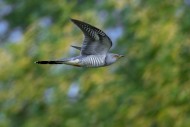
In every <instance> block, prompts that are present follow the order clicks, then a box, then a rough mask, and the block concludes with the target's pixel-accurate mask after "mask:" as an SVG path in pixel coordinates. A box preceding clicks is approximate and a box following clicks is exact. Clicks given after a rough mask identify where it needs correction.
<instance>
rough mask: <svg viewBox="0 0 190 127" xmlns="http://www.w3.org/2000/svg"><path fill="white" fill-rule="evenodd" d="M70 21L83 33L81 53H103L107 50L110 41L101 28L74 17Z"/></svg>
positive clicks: (110, 44)
mask: <svg viewBox="0 0 190 127" xmlns="http://www.w3.org/2000/svg"><path fill="white" fill-rule="evenodd" d="M71 21H72V22H73V23H74V24H76V25H77V26H78V27H79V28H80V29H81V30H82V31H83V33H84V41H83V45H82V47H81V55H105V54H106V53H107V52H108V51H109V49H110V48H111V46H112V42H111V40H110V38H109V37H108V36H107V35H106V34H105V33H104V32H103V31H102V30H100V29H98V28H96V27H94V26H92V25H90V24H87V23H84V22H82V21H79V20H76V19H71Z"/></svg>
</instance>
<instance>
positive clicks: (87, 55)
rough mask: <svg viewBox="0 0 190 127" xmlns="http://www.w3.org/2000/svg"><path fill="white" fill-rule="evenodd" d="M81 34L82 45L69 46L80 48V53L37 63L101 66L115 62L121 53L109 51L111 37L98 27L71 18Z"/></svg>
mask: <svg viewBox="0 0 190 127" xmlns="http://www.w3.org/2000/svg"><path fill="white" fill-rule="evenodd" d="M71 21H72V22H73V23H74V24H75V25H76V26H78V27H79V28H80V29H81V30H82V32H83V34H84V41H83V44H82V47H78V46H71V47H73V48H75V49H78V50H80V55H79V56H76V57H72V58H64V59H60V60H53V61H37V62H35V63H37V64H68V65H73V66H78V67H103V66H108V65H111V64H112V63H115V62H116V61H117V60H118V59H119V58H121V57H123V55H119V54H114V53H109V50H110V48H111V46H112V41H111V39H110V38H109V37H108V36H107V35H106V34H105V33H104V32H103V31H102V30H100V29H98V28H96V27H94V26H92V25H90V24H87V23H85V22H82V21H79V20H76V19H71Z"/></svg>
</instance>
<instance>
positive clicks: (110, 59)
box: [106, 53, 124, 65]
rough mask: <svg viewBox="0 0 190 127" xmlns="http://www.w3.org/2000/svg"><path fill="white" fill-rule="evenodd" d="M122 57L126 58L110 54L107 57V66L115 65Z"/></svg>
mask: <svg viewBox="0 0 190 127" xmlns="http://www.w3.org/2000/svg"><path fill="white" fill-rule="evenodd" d="M122 57H124V55H119V54H113V53H109V54H107V56H106V64H107V65H110V64H112V63H115V62H116V61H117V60H119V59H120V58H122Z"/></svg>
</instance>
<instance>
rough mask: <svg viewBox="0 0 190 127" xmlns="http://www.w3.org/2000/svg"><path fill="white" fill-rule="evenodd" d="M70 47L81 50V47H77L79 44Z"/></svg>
mask: <svg viewBox="0 0 190 127" xmlns="http://www.w3.org/2000/svg"><path fill="white" fill-rule="evenodd" d="M71 47H73V48H75V49H78V50H81V47H79V46H74V45H71Z"/></svg>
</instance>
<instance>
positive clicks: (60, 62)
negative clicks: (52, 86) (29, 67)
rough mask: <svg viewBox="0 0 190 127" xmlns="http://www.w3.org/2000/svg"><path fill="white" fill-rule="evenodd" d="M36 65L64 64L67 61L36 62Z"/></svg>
mask: <svg viewBox="0 0 190 127" xmlns="http://www.w3.org/2000/svg"><path fill="white" fill-rule="evenodd" d="M34 63H36V64H64V63H65V61H56V60H55V61H36V62H34Z"/></svg>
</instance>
